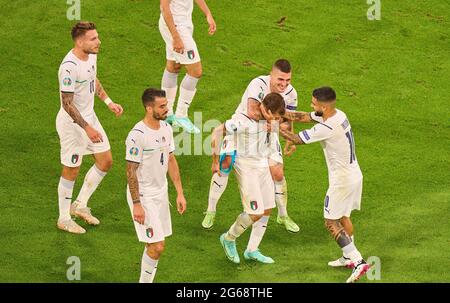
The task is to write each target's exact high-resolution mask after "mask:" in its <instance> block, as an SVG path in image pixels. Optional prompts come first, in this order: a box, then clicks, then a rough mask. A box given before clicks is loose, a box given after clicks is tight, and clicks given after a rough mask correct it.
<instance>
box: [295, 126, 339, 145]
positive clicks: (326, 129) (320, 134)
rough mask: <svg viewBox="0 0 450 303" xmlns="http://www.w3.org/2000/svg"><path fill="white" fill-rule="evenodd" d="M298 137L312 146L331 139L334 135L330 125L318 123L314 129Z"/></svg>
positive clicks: (304, 131) (303, 132) (301, 133)
mask: <svg viewBox="0 0 450 303" xmlns="http://www.w3.org/2000/svg"><path fill="white" fill-rule="evenodd" d="M298 135H299V137H300V139H302V141H303V142H304V143H305V144H310V143H314V142H319V141H323V140H326V139H328V138H330V137H331V136H332V135H333V128H332V127H330V126H328V125H325V124H322V123H318V124H316V125H314V127H313V128H310V129H305V130H303V131H301V132H300V133H299V134H298Z"/></svg>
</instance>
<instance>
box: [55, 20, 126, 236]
mask: <svg viewBox="0 0 450 303" xmlns="http://www.w3.org/2000/svg"><path fill="white" fill-rule="evenodd" d="M72 39H73V41H74V44H75V45H74V48H73V49H71V50H70V51H69V53H68V54H67V55H66V56H65V57H64V59H63V61H62V63H61V65H60V67H59V72H58V79H59V90H60V98H61V109H60V110H59V112H58V115H57V117H56V129H57V131H58V135H59V139H60V143H61V163H62V165H63V169H62V173H61V178H60V181H59V185H58V200H59V219H58V223H57V226H58V228H60V229H62V230H65V231H68V232H71V233H77V234H82V233H85V232H86V230H85V229H84V228H82V227H81V226H79V225H78V224H77V223H76V222H75V221H73V220H72V218H71V215H74V216H76V217H80V218H82V219H83V220H85V221H86V222H87V223H88V224H91V225H98V224H99V223H100V221H99V220H98V219H97V218H96V217H94V216H93V215H92V214H91V210H90V208H89V207H87V203H88V200H89V198H90V197H91V195H92V194H93V192H94V191H95V190H96V188H97V186H98V185H99V184H100V182H101V181H102V179H103V177H104V176H105V175H106V173H107V172H108V171H109V169H110V168H111V165H112V155H111V148H110V145H109V141H108V137H107V136H106V133H105V131H104V130H103V127H102V125H101V124H100V121H99V120H98V118H97V116H96V114H95V112H94V96H95V95H97V96H98V97H99V98H100V99H101V100H102V101H104V102H105V104H106V105H107V106H108V108H109V109H110V110H111V111H112V112H113V113H114V114H115V115H116V116H120V115H121V114H122V112H123V110H122V107H121V106H120V105H119V104H117V103H114V102H112V101H111V99H110V98H109V97H108V95H107V94H106V92H105V90H104V89H103V87H102V85H101V83H100V81H99V80H98V78H97V53H98V51H99V47H100V40H99V38H98V33H97V30H96V27H95V24H94V23H91V22H79V23H77V24H76V25H75V26H74V27H73V28H72ZM88 154H93V156H94V159H95V164H94V165H93V166H92V167H91V169H90V170H89V171H88V172H87V174H86V177H85V178H84V183H83V186H82V187H81V190H80V193H79V194H78V197H77V199H76V200H75V202H74V203H73V204H71V202H72V192H73V187H74V184H75V180H76V178H77V176H78V173H79V171H80V165H81V161H82V159H83V156H84V155H88Z"/></svg>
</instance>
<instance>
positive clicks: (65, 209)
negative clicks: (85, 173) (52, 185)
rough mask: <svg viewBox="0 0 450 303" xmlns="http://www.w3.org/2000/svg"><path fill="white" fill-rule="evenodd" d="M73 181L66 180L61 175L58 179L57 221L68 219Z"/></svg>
mask: <svg viewBox="0 0 450 303" xmlns="http://www.w3.org/2000/svg"><path fill="white" fill-rule="evenodd" d="M74 185H75V181H70V180H66V179H64V178H63V177H61V178H60V179H59V184H58V206H59V219H58V221H67V220H70V219H71V217H70V204H71V203H72V193H73V187H74Z"/></svg>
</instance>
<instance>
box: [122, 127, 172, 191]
mask: <svg viewBox="0 0 450 303" xmlns="http://www.w3.org/2000/svg"><path fill="white" fill-rule="evenodd" d="M126 144H127V157H126V159H127V160H128V161H134V162H137V163H140V165H139V168H138V170H137V177H138V181H139V191H140V193H141V194H145V195H149V196H153V195H159V194H162V193H165V192H167V171H168V167H169V166H168V163H169V155H170V153H171V152H173V151H174V150H175V145H174V142H173V133H172V128H171V127H170V125H169V124H167V123H166V122H164V121H160V128H159V129H158V130H154V129H151V128H150V127H148V126H147V125H146V124H145V123H144V122H143V121H140V122H138V123H137V124H136V125H135V126H134V127H133V129H132V130H131V131H130V132H129V134H128V137H127V140H126Z"/></svg>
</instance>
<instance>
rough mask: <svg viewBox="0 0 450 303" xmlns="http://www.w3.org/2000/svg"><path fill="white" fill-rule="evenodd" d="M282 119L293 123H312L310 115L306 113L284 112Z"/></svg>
mask: <svg viewBox="0 0 450 303" xmlns="http://www.w3.org/2000/svg"><path fill="white" fill-rule="evenodd" d="M283 117H284V118H286V119H288V120H291V121H294V122H303V123H310V122H312V121H313V120H312V119H311V116H310V114H309V113H306V112H286V113H285V114H284V116H283Z"/></svg>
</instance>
